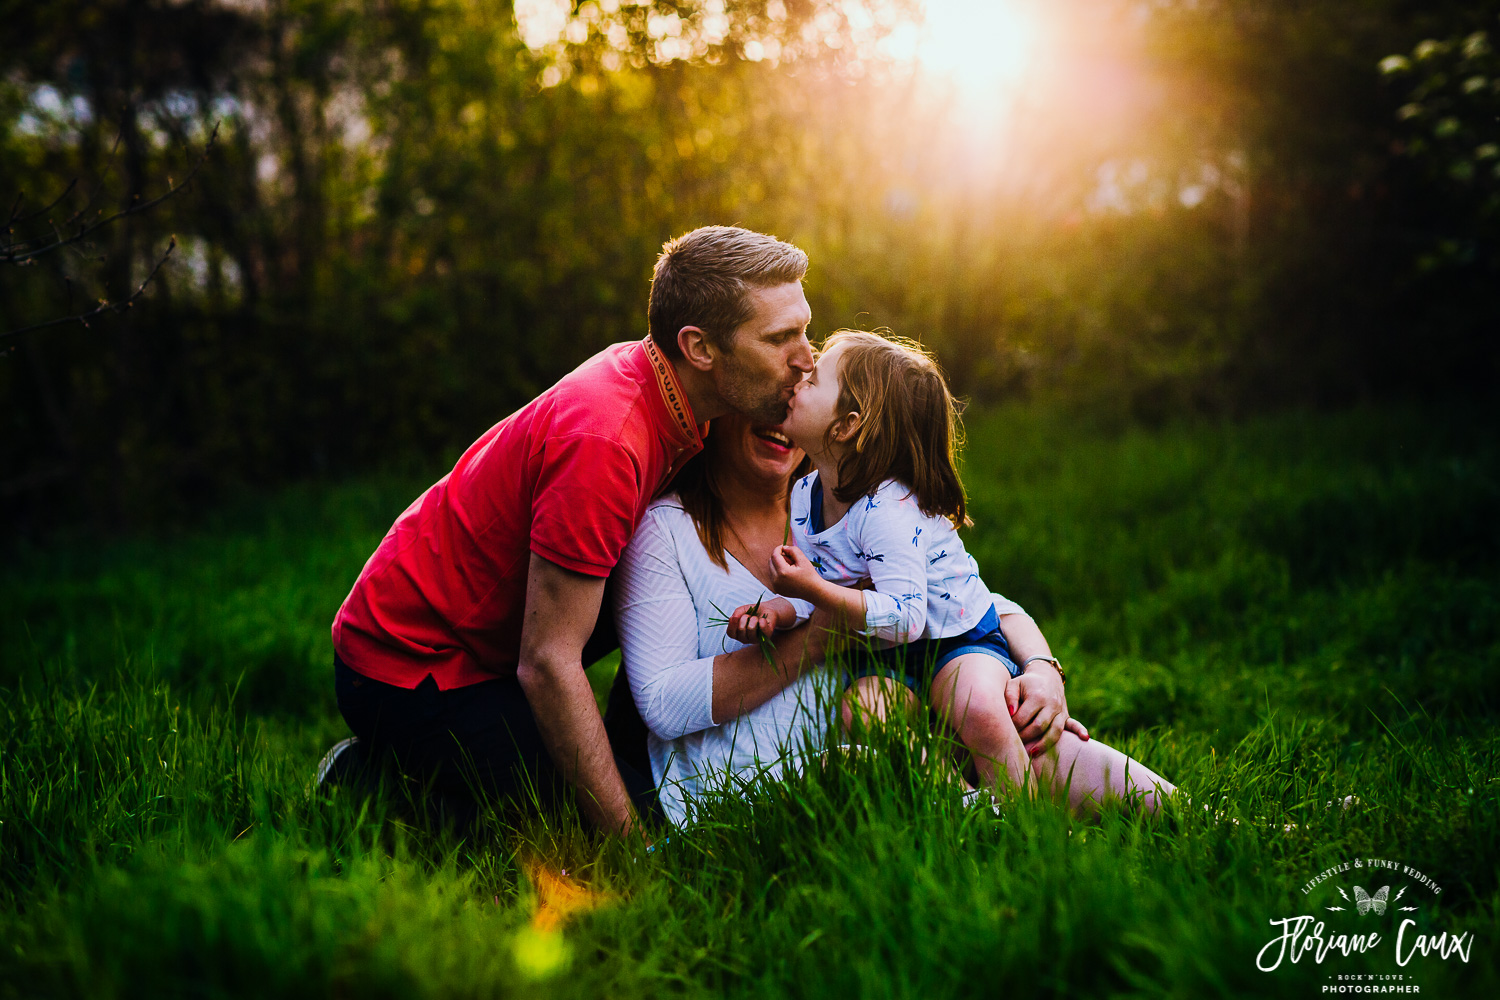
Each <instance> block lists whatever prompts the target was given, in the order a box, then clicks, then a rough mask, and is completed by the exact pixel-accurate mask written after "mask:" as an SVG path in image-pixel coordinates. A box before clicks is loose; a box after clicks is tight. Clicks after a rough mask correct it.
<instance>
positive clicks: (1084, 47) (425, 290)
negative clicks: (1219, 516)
mask: <svg viewBox="0 0 1500 1000" xmlns="http://www.w3.org/2000/svg"><path fill="white" fill-rule="evenodd" d="M924 18H925V20H924ZM1497 19H1500V4H1497V3H1495V2H1493V0H1491V2H1488V3H1467V4H1458V3H1444V2H1441V0H1440V2H1433V3H1420V4H1419V3H1412V2H1397V0H1323V2H1319V3H1316V4H1309V3H1301V2H1290V0H1273V2H1264V0H1261V2H1252V0H1198V2H1193V3H1188V2H1186V0H1181V2H1172V0H1156V2H1151V3H1139V2H1135V3H1127V2H1124V0H1073V2H1070V3H1066V4H1041V3H1033V2H1030V0H994V2H992V3H979V4H968V5H965V4H962V3H956V2H954V0H930V2H927V3H924V2H923V0H682V2H675V3H674V2H651V0H642V2H634V0H588V2H584V3H568V2H566V0H516V3H515V4H514V5H512V4H511V3H507V2H502V0H57V2H51V3H46V4H37V3H34V2H20V0H0V64H3V65H0V197H3V198H5V199H7V201H8V202H10V203H13V204H15V205H16V206H17V210H18V211H20V210H24V209H27V208H28V207H29V208H31V209H36V208H40V207H42V206H45V205H46V204H48V203H49V202H51V201H52V200H53V199H55V198H57V197H58V195H60V194H63V193H64V192H68V191H69V189H68V185H69V184H70V182H74V181H77V185H76V187H75V188H74V189H73V190H72V191H71V192H69V193H68V194H67V196H66V197H65V198H64V199H63V201H62V202H61V203H59V206H58V208H57V209H56V210H55V211H54V212H53V213H50V214H49V216H48V217H49V218H55V219H58V220H60V219H62V218H65V217H66V214H67V213H70V212H73V211H76V210H77V209H78V208H79V207H81V206H82V205H84V204H91V203H89V202H87V199H88V198H89V197H94V198H95V199H96V205H95V207H92V208H91V211H100V210H103V211H106V212H108V211H113V210H117V209H118V208H120V207H125V206H129V205H130V204H134V203H138V202H139V201H142V200H149V199H150V198H152V197H154V196H156V195H158V194H160V193H161V192H162V191H163V190H165V189H167V188H168V187H169V186H170V185H171V184H172V183H173V182H174V179H176V180H180V179H181V178H182V177H183V176H185V174H186V172H187V171H188V170H189V169H190V168H191V165H192V164H193V163H194V162H195V159H196V158H197V157H198V156H200V155H201V153H202V151H203V149H204V147H205V146H206V144H207V143H208V139H209V136H210V135H211V134H212V131H213V129H214V127H215V125H216V124H217V125H218V127H219V133H218V138H217V140H216V142H215V143H214V145H213V148H212V150H211V153H210V156H209V159H208V162H207V163H206V164H205V165H204V167H203V169H202V170H201V171H200V172H199V173H198V174H197V175H196V176H195V177H194V180H193V184H192V186H191V189H190V190H188V191H184V192H183V193H181V194H180V195H179V196H177V197H175V198H172V199H170V200H169V201H166V202H164V203H162V204H161V205H159V206H157V207H156V208H154V209H153V210H152V211H150V212H147V213H141V214H138V215H132V216H130V217H128V218H125V219H122V220H120V222H119V223H118V224H116V225H114V226H112V227H110V228H109V229H108V230H106V231H102V232H100V233H99V234H97V239H94V240H92V241H91V245H89V246H80V247H78V248H74V249H73V250H72V251H71V252H69V253H67V254H57V255H54V257H55V259H53V260H49V261H46V262H44V263H42V262H39V263H38V265H37V266H34V267H27V268H15V267H10V268H3V269H0V351H4V352H6V353H4V354H0V414H3V416H0V420H3V421H4V427H5V433H4V434H3V435H0V508H3V509H4V511H5V513H6V514H7V516H8V520H9V524H10V530H11V531H16V530H24V529H25V528H26V527H27V526H28V525H33V524H36V523H38V522H41V521H49V520H54V519H56V518H59V517H66V518H74V517H86V518H90V519H97V520H102V521H104V522H106V523H135V522H140V521H149V520H155V519H160V518H171V517H174V516H176V515H177V514H179V513H180V512H182V511H183V510H185V509H189V508H192V507H194V506H196V505H199V504H201V503H203V502H206V501H208V500H210V499H212V498H215V497H218V496H222V495H223V494H224V493H225V492H226V491H232V490H235V489H238V488H240V487H243V486H246V485H252V484H264V483H271V482H275V481H279V480H284V479H287V478H295V477H305V476H309V475H323V474H344V473H348V472H352V471H357V470H362V469H368V468H372V467H381V466H390V465H392V464H401V463H408V464H410V463H418V464H422V465H425V466H428V467H436V466H437V465H438V464H439V462H440V460H441V459H443V458H446V457H449V456H451V455H452V454H453V453H454V452H455V450H456V449H458V448H461V447H462V446H463V445H464V444H466V443H467V442H468V441H469V440H471V439H472V438H473V436H475V435H476V434H477V433H479V432H480V431H481V430H483V429H484V428H485V427H487V426H488V425H489V424H491V423H493V422H494V421H495V420H497V419H499V418H500V417H501V416H503V415H504V414H506V413H507V412H509V411H510V410H511V409H513V408H514V407H515V406H517V405H519V404H520V403H522V402H524V401H525V400H526V399H528V398H529V397H530V396H532V395H533V394H535V393H536V392H537V391H539V390H540V389H542V388H544V387H545V386H547V385H548V384H550V383H551V382H552V381H554V380H555V379H556V378H557V377H559V376H560V375H562V374H563V373H565V372H566V371H568V370H569V369H570V368H571V367H573V366H574V365H576V364H577V363H578V362H579V361H581V360H582V359H583V358H585V357H587V356H588V355H589V354H590V353H592V352H594V351H596V350H598V349H599V348H600V347H602V346H603V345H604V344H607V343H610V342H612V341H616V340H621V339H626V338H632V337H638V336H642V335H643V334H644V333H645V296H646V290H647V281H648V279H649V275H650V267H651V264H652V262H653V260H654V257H655V254H656V252H657V250H658V249H659V248H660V245H661V243H662V241H663V240H665V239H667V238H669V237H671V236H673V235H675V234H677V233H680V232H682V231H684V230H686V229H689V228H691V227H693V226H697V225H702V224H706V223H738V224H742V225H746V226H751V227H754V228H758V229H762V230H765V231H769V232H774V233H776V234H777V235H779V236H781V237H783V238H786V239H791V240H793V241H795V242H797V243H798V244H800V245H801V246H803V247H804V248H806V249H807V250H808V251H809V253H810V254H811V255H812V259H813V269H812V271H811V273H810V275H809V279H808V288H809V295H810V298H811V300H812V303H813V308H814V317H815V318H814V331H815V333H827V332H828V331H830V330H832V329H834V328H836V327H838V326H845V325H858V326H864V327H874V326H882V325H886V326H890V327H893V328H894V329H896V330H897V331H898V332H901V333H905V334H909V335H913V336H918V337H921V338H922V339H923V340H924V341H926V342H928V343H929V344H931V345H933V346H934V347H935V348H936V349H937V350H938V351H939V352H940V354H941V355H942V357H943V358H944V360H945V362H946V364H947V367H948V370H949V372H950V374H951V375H952V377H953V379H954V382H955V383H956V385H957V388H958V389H959V391H960V392H962V393H964V394H966V395H969V396H971V397H974V398H976V399H979V400H981V401H991V400H1000V399H1012V398H1017V397H1021V396H1029V397H1031V398H1037V399H1042V400H1049V401H1051V403H1052V404H1053V405H1062V406H1069V407H1077V408H1082V409H1085V410H1087V411H1089V412H1092V413H1095V414H1097V415H1100V416H1102V417H1104V418H1108V419H1113V420H1160V419H1165V418H1169V417H1173V416H1177V415H1182V414H1195V413H1210V414H1216V415H1219V414H1222V415H1235V414H1239V413H1244V412H1247V411H1252V410H1259V409H1265V408H1268V407H1279V406H1285V405H1318V406H1334V405H1343V404H1347V403H1350V402H1357V401H1371V400H1382V399H1386V398H1390V397H1393V396H1401V397H1423V396H1433V395H1443V396H1451V395H1453V394H1454V393H1469V394H1474V395H1479V394H1483V393H1486V392H1492V391H1493V388H1494V385H1495V381H1496V375H1497V353H1496V342H1495V328H1496V317H1497V305H1500V281H1497V278H1500V274H1497V271H1500V251H1497V244H1496V232H1495V226H1496V218H1497V208H1496V199H1497V194H1496V192H1497V190H1500V174H1497V173H1496V169H1497V167H1496V164H1497V163H1500V157H1497V154H1496V151H1495V143H1496V141H1497V138H1496V135H1495V132H1496V125H1495V115H1496V107H1497V101H1500V96H1497V95H1500V89H1497V88H1500V82H1497V79H1500V67H1497V65H1496V63H1495V56H1494V55H1493V52H1492V49H1491V42H1492V39H1493V37H1494V34H1495V32H1496V30H1497V29H1500V20H1497ZM924 24H925V27H924ZM172 236H175V237H176V240H177V243H178V248H177V250H176V252H175V253H174V254H173V256H172V258H171V259H170V260H169V261H168V263H167V265H166V266H165V267H164V268H163V269H162V271H161V272H160V273H159V274H158V275H157V276H156V278H155V280H154V281H153V282H152V283H151V285H150V286H149V287H148V288H147V290H146V292H145V294H143V295H142V296H141V298H140V299H139V300H138V301H137V302H136V303H135V304H134V307H133V308H132V309H130V310H129V311H128V312H126V313H124V314H122V315H120V316H118V317H112V318H109V317H107V318H104V319H102V320H100V321H98V322H95V323H93V324H92V325H91V326H89V327H88V328H84V327H82V326H78V325H71V326H60V327H53V328H49V329H47V330H42V331H33V332H31V333H27V334H24V335H22V336H18V337H9V338H6V337H4V336H3V334H4V333H5V331H8V330H14V329H18V328H21V327H26V326H30V325H32V324H33V323H36V322H38V321H41V320H45V319H48V318H51V317H54V316H64V315H69V314H71V313H73V312H76V311H77V309H76V306H77V305H78V303H79V302H80V301H82V302H84V303H88V302H93V301H94V300H97V299H101V298H112V297H118V296H119V295H120V294H121V293H122V290H128V289H130V288H132V287H134V284H135V283H138V282H140V281H141V280H142V279H143V278H144V276H145V275H146V274H148V273H149V271H150V268H151V267H152V266H153V264H154V263H155V262H156V261H157V260H158V259H159V258H160V255H161V252H162V250H163V248H164V247H165V245H166V244H167V242H168V239H169V237H172ZM70 296H71V298H70Z"/></svg>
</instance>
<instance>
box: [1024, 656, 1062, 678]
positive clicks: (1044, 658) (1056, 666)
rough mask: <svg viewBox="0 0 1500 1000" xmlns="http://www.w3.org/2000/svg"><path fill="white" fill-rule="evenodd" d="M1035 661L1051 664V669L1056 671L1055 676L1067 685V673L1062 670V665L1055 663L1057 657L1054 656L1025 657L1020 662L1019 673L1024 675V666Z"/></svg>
mask: <svg viewBox="0 0 1500 1000" xmlns="http://www.w3.org/2000/svg"><path fill="white" fill-rule="evenodd" d="M1037 660H1041V661H1043V662H1045V663H1050V664H1052V666H1053V668H1054V669H1055V670H1056V671H1057V676H1058V677H1059V678H1061V679H1062V682H1063V683H1064V684H1066V683H1068V674H1067V671H1065V670H1063V666H1062V664H1061V663H1058V662H1057V657H1055V656H1028V657H1026V659H1024V660H1022V661H1021V672H1022V673H1023V674H1024V673H1025V672H1026V665H1027V664H1028V663H1033V662H1035V661H1037Z"/></svg>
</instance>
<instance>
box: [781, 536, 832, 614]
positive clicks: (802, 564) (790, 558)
mask: <svg viewBox="0 0 1500 1000" xmlns="http://www.w3.org/2000/svg"><path fill="white" fill-rule="evenodd" d="M771 586H772V587H773V588H774V589H775V590H776V593H778V594H782V595H784V596H786V597H798V598H801V599H802V600H804V601H811V602H813V603H814V604H816V603H817V599H818V595H819V593H821V591H822V589H823V587H824V581H823V578H822V577H821V576H819V575H818V571H817V569H815V568H814V567H813V564H812V561H811V560H810V559H808V558H807V553H805V552H803V551H802V550H801V549H799V548H797V546H795V545H778V546H776V547H775V548H774V549H772V550H771Z"/></svg>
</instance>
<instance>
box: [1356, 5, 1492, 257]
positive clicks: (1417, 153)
mask: <svg viewBox="0 0 1500 1000" xmlns="http://www.w3.org/2000/svg"><path fill="white" fill-rule="evenodd" d="M1491 6H1494V5H1491ZM1380 69H1381V71H1382V72H1383V73H1385V74H1386V75H1387V76H1389V77H1391V78H1392V79H1393V80H1395V81H1396V82H1397V83H1398V85H1401V86H1402V87H1403V88H1404V89H1406V90H1407V91H1408V96H1409V97H1410V100H1409V101H1408V102H1407V103H1406V104H1403V105H1402V106H1401V107H1400V108H1399V109H1397V111H1396V117H1397V118H1398V119H1400V120H1401V121H1402V122H1405V123H1406V138H1405V141H1404V144H1403V151H1404V152H1405V154H1406V155H1408V156H1411V157H1413V158H1414V159H1416V160H1417V161H1418V162H1420V163H1422V164H1424V165H1425V166H1426V168H1427V169H1428V171H1429V172H1430V173H1431V174H1432V175H1433V178H1434V181H1435V182H1437V183H1439V184H1443V185H1444V186H1445V187H1447V188H1448V189H1449V190H1450V191H1451V193H1452V196H1453V197H1454V199H1455V200H1456V201H1458V202H1459V204H1461V205H1463V206H1464V208H1465V209H1466V211H1465V212H1464V213H1463V215H1462V216H1461V217H1460V219H1461V224H1460V225H1457V226H1454V227H1453V228H1452V229H1450V230H1449V231H1448V232H1445V233H1442V234H1440V235H1441V238H1440V239H1439V240H1438V241H1437V243H1436V245H1435V246H1433V247H1431V248H1430V249H1429V251H1428V252H1427V253H1426V254H1425V255H1424V256H1423V257H1422V258H1421V262H1420V263H1421V266H1422V267H1424V268H1425V269H1428V270H1431V269H1433V268H1436V267H1439V266H1450V267H1452V266H1456V267H1464V266H1466V265H1467V266H1472V265H1474V264H1475V263H1477V262H1485V263H1488V264H1489V269H1490V270H1491V273H1493V271H1494V270H1495V269H1496V267H1497V266H1500V257H1497V256H1496V242H1497V241H1496V228H1495V226H1496V222H1497V220H1500V57H1497V56H1496V55H1495V52H1494V48H1493V46H1492V45H1491V42H1490V36H1489V33H1488V32H1486V31H1483V30H1480V31H1474V32H1471V33H1469V34H1466V35H1462V36H1458V37H1453V38H1448V39H1444V40H1441V41H1439V40H1437V39H1432V38H1428V39H1424V40H1423V41H1421V42H1419V43H1417V45H1416V47H1415V48H1413V49H1412V51H1411V54H1410V56H1409V57H1408V56H1405V55H1392V56H1387V57H1386V58H1385V59H1383V60H1381V62H1380ZM1455 221H1459V220H1455ZM1486 258H1488V260H1487V261H1486Z"/></svg>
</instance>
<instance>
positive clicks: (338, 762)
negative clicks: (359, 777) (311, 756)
mask: <svg viewBox="0 0 1500 1000" xmlns="http://www.w3.org/2000/svg"><path fill="white" fill-rule="evenodd" d="M364 764H365V748H364V746H363V745H362V744H361V743H360V742H359V737H358V736H351V737H349V738H348V739H346V740H339V741H338V742H337V743H335V744H334V745H333V748H332V749H331V750H329V751H328V752H327V753H326V754H324V755H323V759H322V760H321V761H319V762H318V773H317V776H316V777H315V778H314V779H313V786H314V787H315V788H319V789H324V788H340V787H343V786H346V785H348V784H350V779H351V778H352V777H353V776H354V774H355V773H356V772H358V771H361V770H363V769H364Z"/></svg>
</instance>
